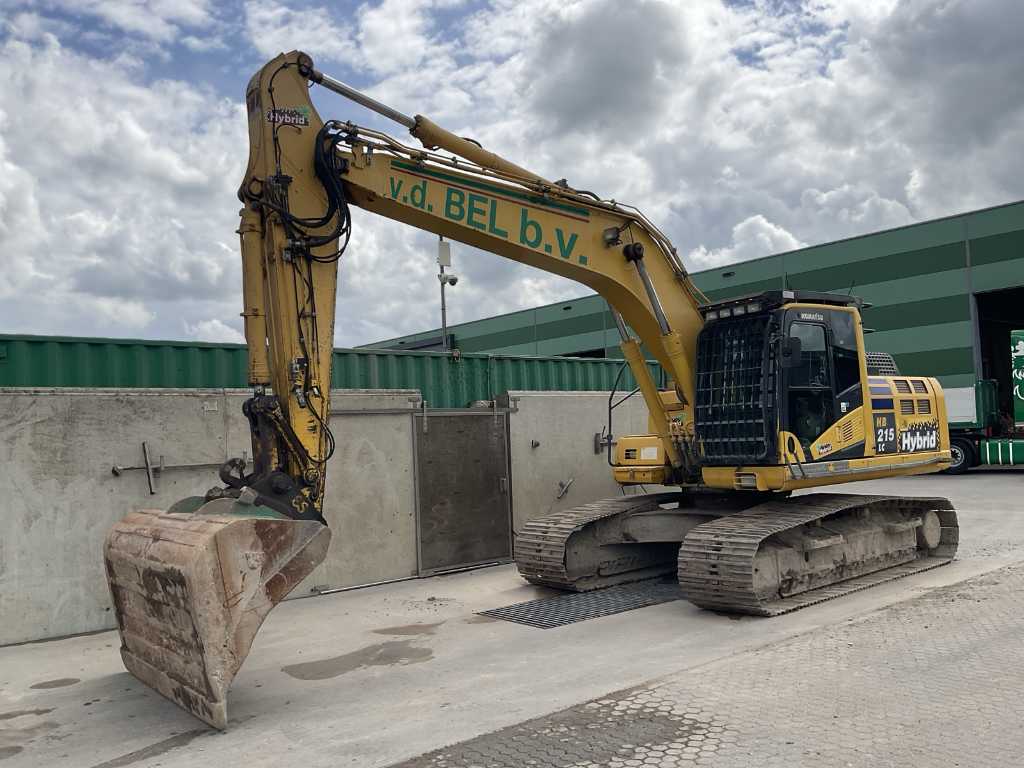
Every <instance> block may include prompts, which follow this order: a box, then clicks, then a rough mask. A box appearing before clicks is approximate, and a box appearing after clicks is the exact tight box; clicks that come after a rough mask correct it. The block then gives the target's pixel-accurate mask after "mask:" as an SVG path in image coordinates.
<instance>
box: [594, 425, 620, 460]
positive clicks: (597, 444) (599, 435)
mask: <svg viewBox="0 0 1024 768" xmlns="http://www.w3.org/2000/svg"><path fill="white" fill-rule="evenodd" d="M616 443H618V440H615V439H614V438H613V437H612V434H611V433H610V432H608V433H607V435H606V433H605V428H604V427H601V431H600V432H595V433H594V455H595V456H600V455H601V454H602V453H604V452H605V449H606V448H609V447H614V446H615V445H616Z"/></svg>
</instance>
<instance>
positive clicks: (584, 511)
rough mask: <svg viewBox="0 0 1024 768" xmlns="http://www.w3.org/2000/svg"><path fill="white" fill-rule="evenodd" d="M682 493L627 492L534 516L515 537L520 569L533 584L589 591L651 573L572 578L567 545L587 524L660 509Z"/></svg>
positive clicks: (516, 556)
mask: <svg viewBox="0 0 1024 768" xmlns="http://www.w3.org/2000/svg"><path fill="white" fill-rule="evenodd" d="M681 498H682V494H681V493H650V494H646V495H641V496H624V497H622V498H615V499H602V500H601V501H595V502H592V503H590V504H583V505H581V506H579V507H574V508H572V509H566V510H562V511H560V512H551V513H549V514H547V515H542V516H541V517H537V518H534V519H533V520H530V521H529V522H527V523H526V525H524V526H523V528H522V530H521V531H520V532H519V533H518V534H517V535H516V539H515V555H514V556H515V561H516V567H517V568H518V569H519V573H520V574H521V575H522V577H523V578H524V579H526V580H527V581H529V582H530V583H531V584H537V585H539V586H545V587H554V588H555V589H567V590H572V591H574V592H586V591H590V590H592V589H599V588H601V587H606V586H611V585H612V584H621V583H623V582H624V581H636V580H637V579H641V578H646V576H647V575H649V574H644V573H642V572H641V573H635V574H633V575H630V574H629V573H625V574H615V575H614V576H612V577H610V578H608V579H606V580H600V579H598V578H597V574H594V575H593V576H589V577H584V578H587V579H588V581H586V582H585V583H583V584H581V583H580V581H581V579H580V578H579V577H577V578H575V579H574V578H571V577H570V576H569V574H568V573H567V572H566V547H567V545H568V543H569V539H570V537H572V535H573V534H575V533H578V532H579V531H582V530H583V529H584V528H585V527H586V526H588V525H591V524H593V523H596V522H597V521H599V520H605V519H607V518H609V517H614V516H616V515H622V514H633V513H636V512H646V511H649V510H652V509H656V508H657V507H658V506H659V505H661V504H669V503H672V502H675V501H679V500H680V499H681Z"/></svg>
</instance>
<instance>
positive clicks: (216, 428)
mask: <svg viewBox="0 0 1024 768" xmlns="http://www.w3.org/2000/svg"><path fill="white" fill-rule="evenodd" d="M247 396H248V393H247V392H245V391H238V390H226V391H225V390H135V391H125V390H107V391H103V390H56V389H48V390H35V391H33V390H11V389H6V390H0V519H2V520H3V530H2V532H0V644H5V643H15V642H22V641H26V640H34V639H39V638H46V637H58V636H61V635H67V634H73V633H78V632H89V631H93V630H99V629H108V628H111V627H113V626H114V618H113V615H112V613H111V609H110V599H109V595H108V593H107V588H106V583H105V579H104V575H103V555H102V552H103V541H104V538H105V537H106V533H107V530H108V529H109V528H110V527H111V526H112V525H113V524H114V523H115V522H116V521H117V520H119V519H120V518H122V517H123V516H124V515H125V514H127V513H128V512H129V511H131V510H133V509H138V508H155V509H161V508H166V507H168V506H169V505H170V504H172V503H173V502H174V501H176V500H178V499H180V498H182V497H185V496H191V495H197V494H203V493H205V491H206V490H207V489H208V488H210V487H211V486H213V485H215V484H217V476H216V468H215V467H214V466H209V467H202V468H196V469H168V470H166V471H164V472H162V473H161V474H160V475H159V476H158V479H157V481H156V490H157V493H156V494H155V495H150V493H149V489H148V486H147V483H146V475H145V473H144V472H141V471H126V472H124V473H123V474H122V475H121V476H120V477H115V476H114V475H113V474H112V473H111V466H113V465H114V464H119V465H123V466H134V465H140V464H142V463H143V462H142V441H144V440H145V441H147V442H148V444H149V447H150V453H151V456H152V460H153V461H154V462H157V461H159V457H160V456H161V455H163V457H164V462H165V463H166V464H167V465H175V464H196V463H203V462H210V463H217V464H219V463H220V462H223V461H224V459H225V458H227V457H230V456H240V455H242V452H243V451H248V452H250V453H251V449H250V447H249V428H248V423H247V422H246V420H245V418H244V417H243V416H242V413H241V404H242V401H243V400H244V399H245V398H246V397H247ZM415 396H418V395H417V393H416V392H414V391H410V390H392V391H372V392H370V391H346V392H336V393H334V394H333V395H332V397H333V398H334V401H333V405H334V408H335V409H336V410H339V411H342V413H340V414H338V415H335V416H333V417H332V420H331V425H332V429H333V430H334V432H335V434H336V435H338V447H337V449H336V454H335V458H334V460H333V461H332V462H331V463H330V464H329V465H328V466H329V470H328V483H329V485H328V489H329V490H328V493H327V498H326V500H325V509H324V515H325V517H326V518H327V519H328V522H329V523H330V524H331V526H332V528H333V531H334V537H333V540H332V543H331V549H330V552H329V555H328V558H327V560H326V561H325V562H324V563H323V564H322V565H321V566H320V567H319V568H318V569H317V570H316V571H315V572H314V573H313V574H311V575H310V577H309V579H308V580H307V582H306V583H305V584H302V585H300V586H299V587H298V588H297V589H296V591H295V592H294V593H293V594H294V595H302V594H308V593H309V588H310V587H312V586H314V585H316V586H325V587H339V586H350V585H354V584H365V583H368V582H373V581H380V580H384V579H389V578H398V577H402V576H408V575H412V574H414V573H415V572H416V544H415V519H414V509H415V501H414V495H413V494H414V482H413V470H412V448H411V440H410V429H411V426H410V421H411V418H410V417H408V416H404V415H402V414H397V415H376V414H375V415H347V414H345V413H344V411H346V410H352V409H365V408H375V409H380V408H410V407H411V404H410V402H409V398H410V397H415Z"/></svg>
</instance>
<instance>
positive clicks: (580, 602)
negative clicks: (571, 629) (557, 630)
mask: <svg viewBox="0 0 1024 768" xmlns="http://www.w3.org/2000/svg"><path fill="white" fill-rule="evenodd" d="M682 597H683V593H682V590H680V588H679V584H678V583H676V581H675V580H672V581H664V580H662V579H649V580H648V581H641V582H638V583H636V584H622V585H620V586H617V587H607V588H605V589H597V590H594V591H593V592H570V593H568V594H564V595H556V596H555V597H542V598H539V599H537V600H528V601H527V602H525V603H516V604H515V605H506V606H504V607H503V608H492V609H490V610H489V611H480V612H479V613H480V615H482V616H490V617H492V618H495V619H503V620H504V621H514V622H516V623H517V624H526V625H528V626H531V627H538V628H540V629H551V628H553V627H562V626H565V625H566V624H575V623H576V622H578V621H586V620H587V619H596V618H599V617H601V616H611V615H612V614H614V613H623V612H625V611H632V610H634V609H636V608H643V607H645V606H648V605H658V604H659V603H668V602H671V601H672V600H681V599H682Z"/></svg>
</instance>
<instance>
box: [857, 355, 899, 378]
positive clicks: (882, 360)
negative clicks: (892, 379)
mask: <svg viewBox="0 0 1024 768" xmlns="http://www.w3.org/2000/svg"><path fill="white" fill-rule="evenodd" d="M865 354H866V356H867V366H868V376H899V375H900V369H899V368H897V367H896V361H895V360H893V359H892V355H890V354H889V353H888V352H866V353H865Z"/></svg>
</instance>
